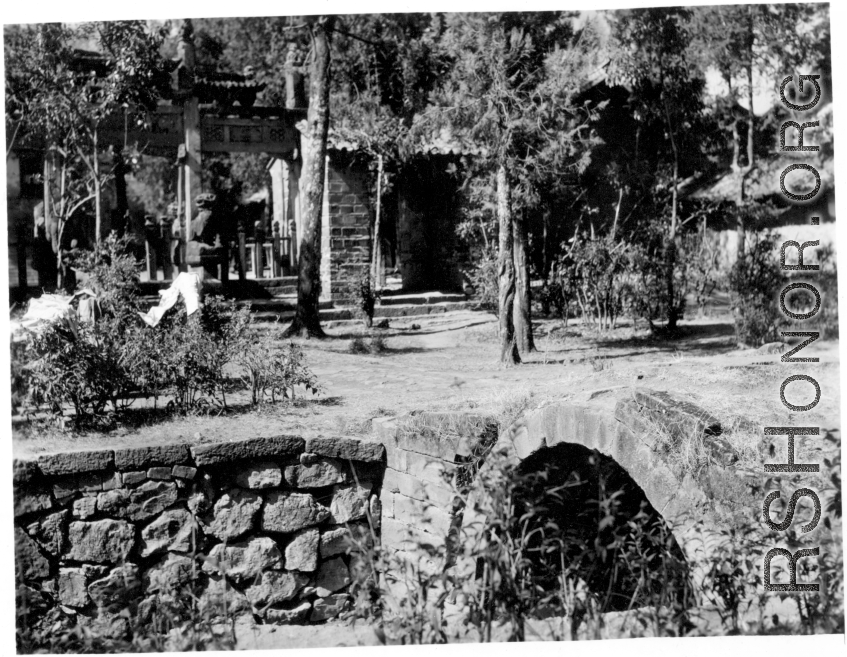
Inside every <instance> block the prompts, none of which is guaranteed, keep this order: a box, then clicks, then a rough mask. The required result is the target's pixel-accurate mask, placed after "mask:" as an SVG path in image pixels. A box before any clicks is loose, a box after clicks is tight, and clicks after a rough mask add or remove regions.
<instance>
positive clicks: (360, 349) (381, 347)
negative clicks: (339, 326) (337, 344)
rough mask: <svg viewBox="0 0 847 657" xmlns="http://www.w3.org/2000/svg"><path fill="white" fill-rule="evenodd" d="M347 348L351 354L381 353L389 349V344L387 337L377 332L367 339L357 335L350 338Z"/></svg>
mask: <svg viewBox="0 0 847 657" xmlns="http://www.w3.org/2000/svg"><path fill="white" fill-rule="evenodd" d="M347 350H348V351H349V352H350V353H351V354H381V353H384V352H386V351H388V346H387V345H386V344H385V338H384V337H382V336H381V335H379V334H378V333H376V334H372V335H371V336H369V337H368V338H367V339H366V338H365V336H358V335H357V336H356V337H355V338H353V339H352V340H350V344H349V345H348V347H347Z"/></svg>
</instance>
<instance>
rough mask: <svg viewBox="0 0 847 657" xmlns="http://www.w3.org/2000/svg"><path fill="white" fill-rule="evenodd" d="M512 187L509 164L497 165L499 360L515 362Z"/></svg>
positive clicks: (518, 361) (517, 357)
mask: <svg viewBox="0 0 847 657" xmlns="http://www.w3.org/2000/svg"><path fill="white" fill-rule="evenodd" d="M511 215H512V190H511V187H510V185H509V179H508V177H507V176H506V167H505V166H504V165H503V164H501V165H500V167H499V168H498V169H497V218H498V219H499V222H500V253H499V257H498V288H499V304H500V362H501V363H505V364H506V365H514V364H516V363H520V362H521V357H520V354H519V353H518V345H517V342H516V341H515V326H514V323H513V316H512V309H513V306H514V303H515V262H514V254H513V243H512V216H511Z"/></svg>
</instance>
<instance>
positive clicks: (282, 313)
mask: <svg viewBox="0 0 847 657" xmlns="http://www.w3.org/2000/svg"><path fill="white" fill-rule="evenodd" d="M471 306H472V304H471V303H470V302H467V301H461V302H455V301H452V302H447V303H434V304H426V305H424V304H404V305H393V306H377V307H376V308H375V309H374V319H375V320H379V319H390V318H400V317H403V318H410V319H411V318H414V317H428V316H431V315H438V314H443V313H448V312H454V311H457V310H469V309H470V308H471ZM320 314H321V321H323V322H328V321H356V322H360V321H361V318H360V317H359V315H358V313H357V312H356V309H355V308H352V307H349V308H332V307H327V308H325V307H322V308H321V311H320ZM293 317H294V305H293V304H292V305H291V306H290V307H289V308H287V309H280V310H273V311H272V310H269V309H268V308H267V307H266V308H265V309H263V310H259V311H256V312H255V313H254V315H253V319H254V320H255V321H256V322H257V323H273V322H277V321H279V322H285V321H289V320H291V319H292V318H293Z"/></svg>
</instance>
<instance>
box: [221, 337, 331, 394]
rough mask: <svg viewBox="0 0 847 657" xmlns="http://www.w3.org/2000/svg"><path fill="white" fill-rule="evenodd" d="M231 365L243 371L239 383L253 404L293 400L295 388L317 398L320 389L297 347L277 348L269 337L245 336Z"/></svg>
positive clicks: (278, 346)
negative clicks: (302, 388)
mask: <svg viewBox="0 0 847 657" xmlns="http://www.w3.org/2000/svg"><path fill="white" fill-rule="evenodd" d="M234 362H235V363H236V364H237V365H239V366H240V367H241V369H242V375H241V376H242V380H243V381H244V383H245V384H246V386H247V388H248V389H249V390H250V392H251V395H252V402H253V404H259V403H262V402H264V401H267V400H268V398H270V401H271V402H275V401H276V399H277V397H278V396H281V397H282V398H285V399H294V398H295V389H296V387H297V386H303V387H304V388H305V389H306V390H307V391H309V392H311V393H313V394H317V393H318V392H320V386H319V385H318V383H317V379H316V377H315V375H314V374H313V373H312V371H311V370H310V369H309V368H308V366H307V365H306V358H305V355H304V354H303V350H302V349H301V348H300V346H298V345H296V344H294V343H289V344H287V345H285V346H280V345H278V344H277V343H276V342H275V341H274V340H273V339H272V338H271V337H270V336H268V335H264V336H262V337H254V336H252V335H250V336H245V339H244V340H242V343H241V345H240V347H239V349H238V351H237V352H236V354H235V357H234Z"/></svg>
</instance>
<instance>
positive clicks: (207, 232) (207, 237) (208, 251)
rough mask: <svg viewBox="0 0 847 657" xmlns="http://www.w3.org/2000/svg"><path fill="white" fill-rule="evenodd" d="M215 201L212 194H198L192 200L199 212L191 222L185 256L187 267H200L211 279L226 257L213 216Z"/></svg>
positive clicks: (215, 275)
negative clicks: (189, 237)
mask: <svg viewBox="0 0 847 657" xmlns="http://www.w3.org/2000/svg"><path fill="white" fill-rule="evenodd" d="M215 200H216V197H215V195H214V194H200V195H198V196H197V197H196V198H195V199H194V202H195V203H196V204H197V208H198V210H199V212H198V213H197V216H196V217H195V218H194V220H193V221H192V222H191V240H190V241H189V242H188V245H187V247H186V254H185V261H186V264H187V265H188V266H189V267H202V268H203V269H204V270H205V272H206V273H207V274H209V275H211V276H213V277H217V274H218V266H219V265H220V264H222V263H223V262H224V259H225V257H226V255H225V254H226V249H224V248H223V246H222V245H221V240H220V230H219V227H218V226H217V223H218V222H217V221H216V217H215V214H214V205H215Z"/></svg>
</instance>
